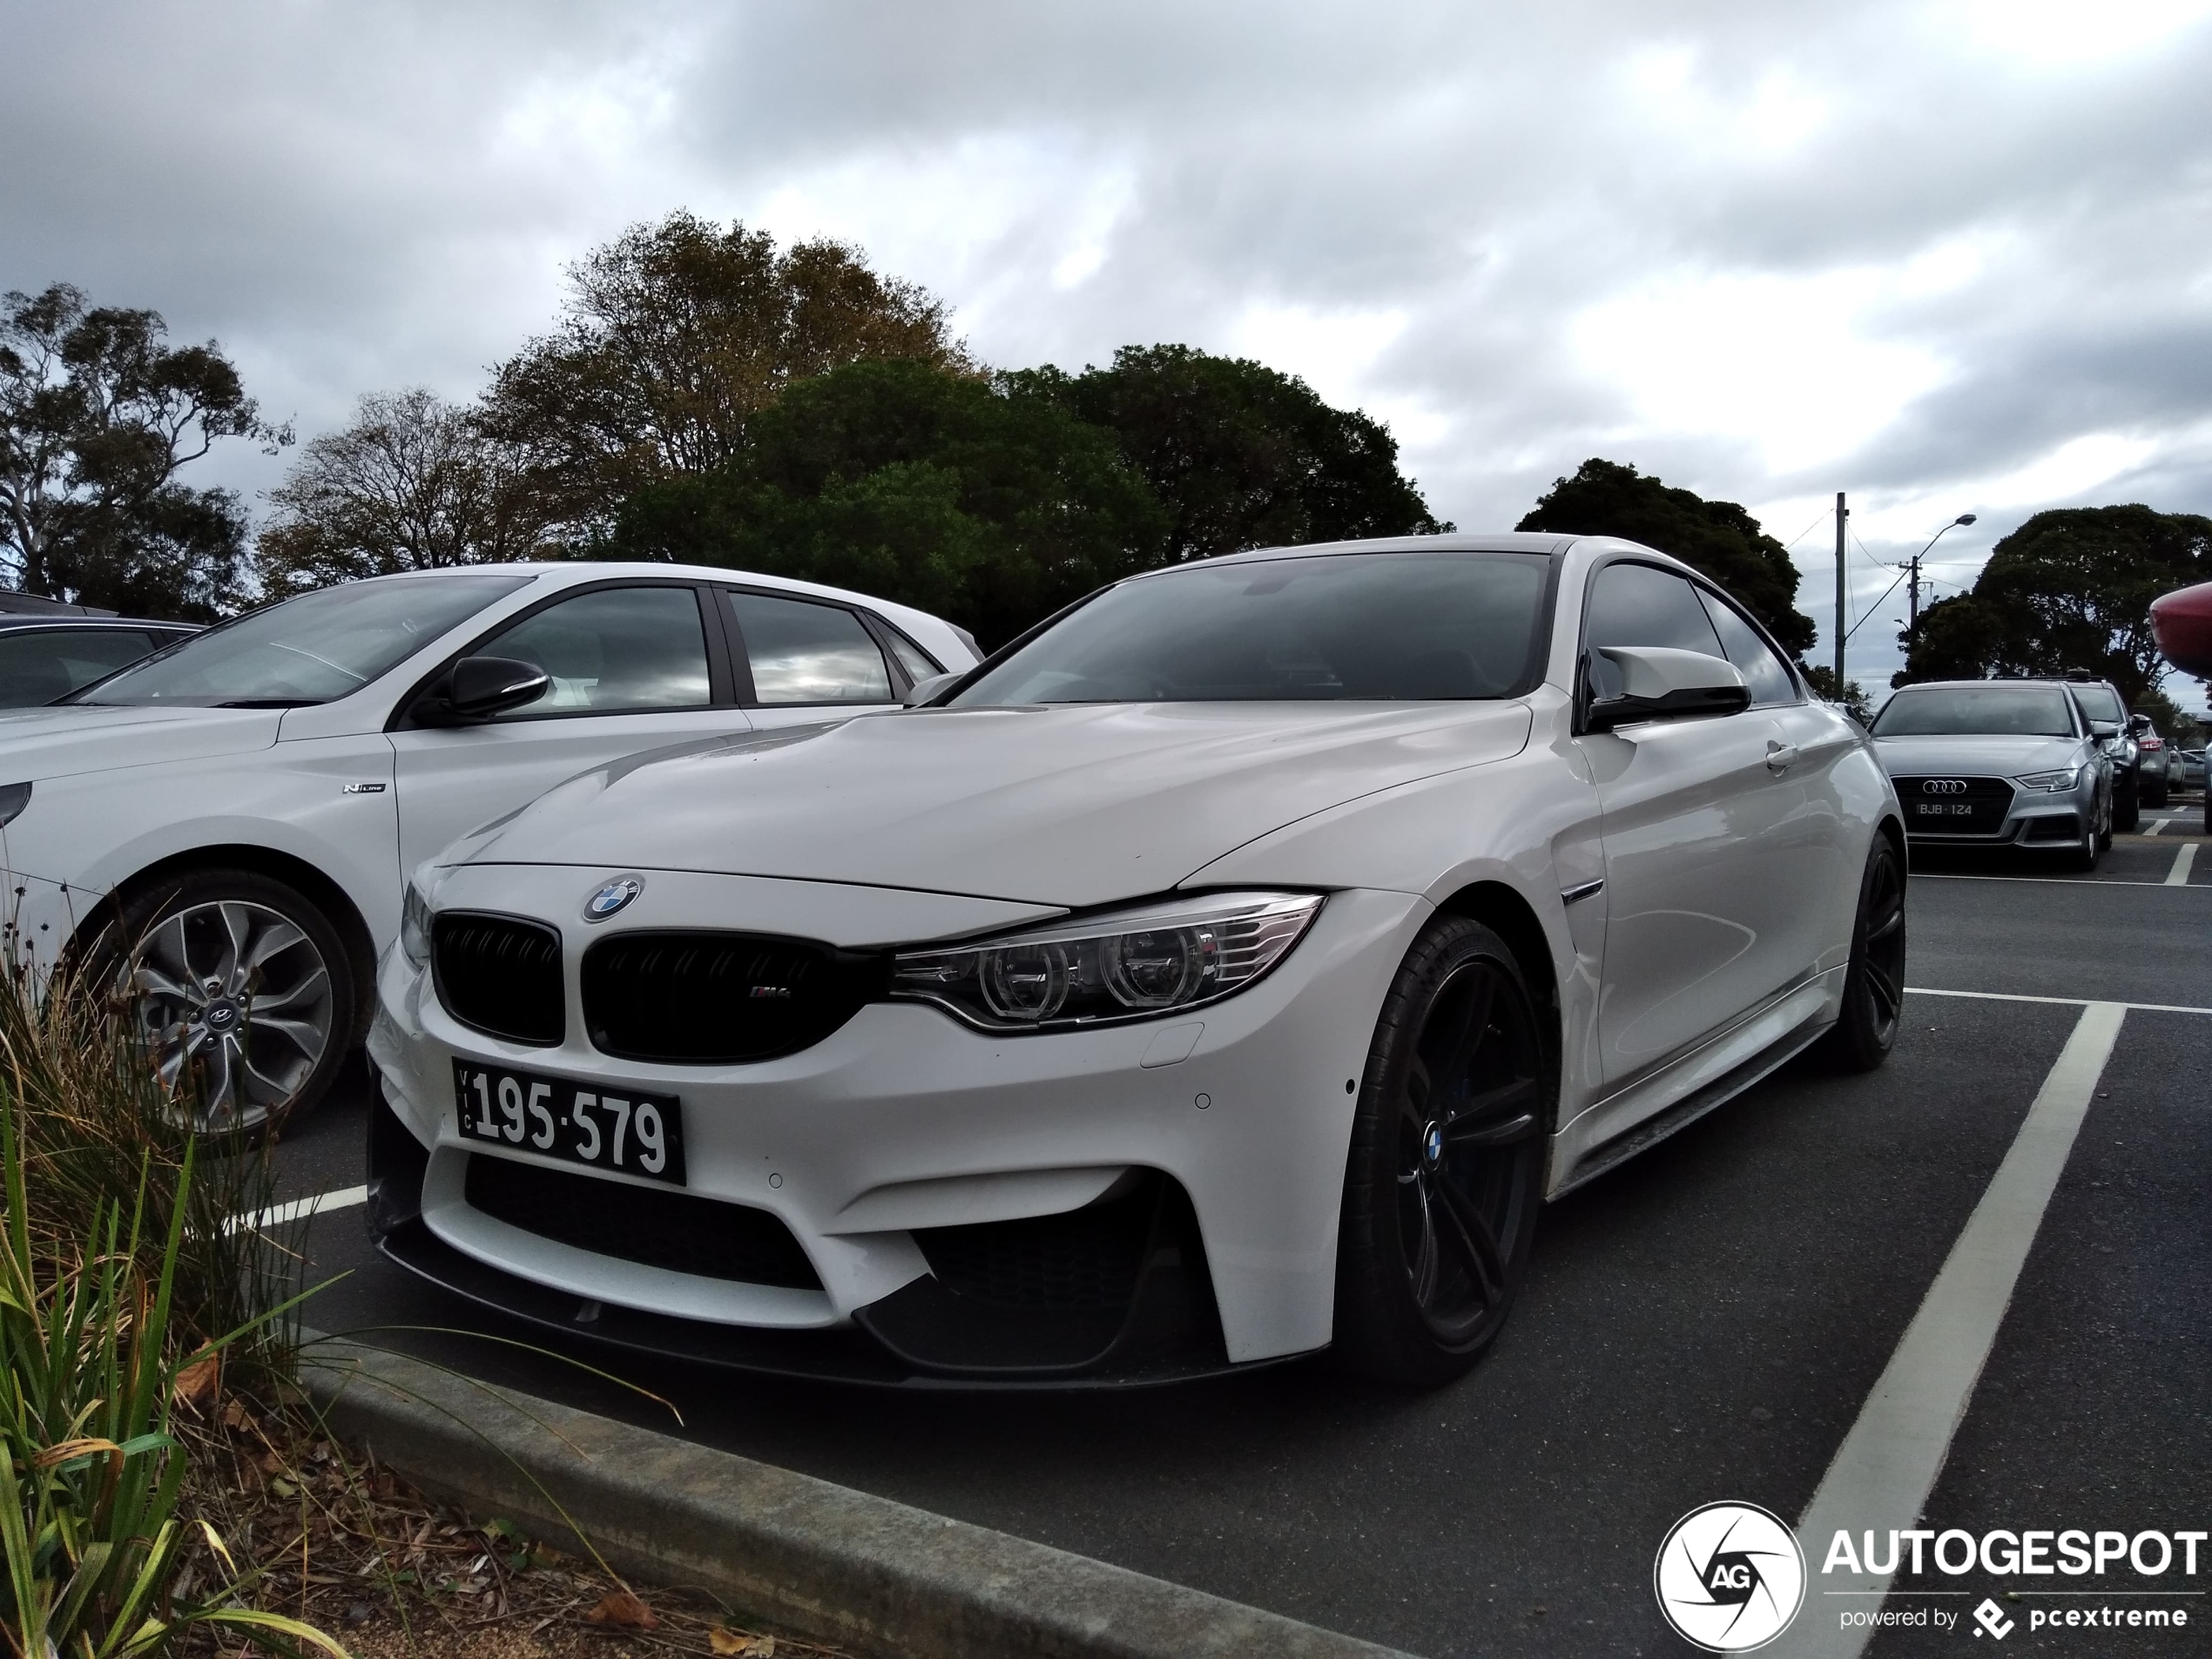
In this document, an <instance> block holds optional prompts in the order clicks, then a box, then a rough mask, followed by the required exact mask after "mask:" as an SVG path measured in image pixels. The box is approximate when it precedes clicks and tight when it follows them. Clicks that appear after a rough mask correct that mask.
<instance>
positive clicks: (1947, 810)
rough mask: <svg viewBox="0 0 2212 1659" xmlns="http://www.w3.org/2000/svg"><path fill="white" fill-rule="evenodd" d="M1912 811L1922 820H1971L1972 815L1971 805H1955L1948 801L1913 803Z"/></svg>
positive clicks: (1960, 802)
mask: <svg viewBox="0 0 2212 1659" xmlns="http://www.w3.org/2000/svg"><path fill="white" fill-rule="evenodd" d="M1912 810H1913V811H1914V812H1916V813H1919V815H1920V816H1921V817H1922V818H1972V817H1973V815H1974V809H1973V803H1972V802H1969V801H1959V802H1957V803H1955V804H1954V803H1952V802H1950V801H1933V800H1922V801H1915V802H1913V804H1912Z"/></svg>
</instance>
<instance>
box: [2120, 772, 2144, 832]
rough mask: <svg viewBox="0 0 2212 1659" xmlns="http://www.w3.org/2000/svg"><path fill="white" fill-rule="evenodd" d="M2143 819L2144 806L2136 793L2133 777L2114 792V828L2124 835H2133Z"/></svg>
mask: <svg viewBox="0 0 2212 1659" xmlns="http://www.w3.org/2000/svg"><path fill="white" fill-rule="evenodd" d="M2142 819H2143V813H2142V806H2141V802H2140V800H2139V799H2138V797H2137V795H2136V792H2135V780H2134V777H2133V776H2132V775H2131V776H2130V777H2129V778H2128V781H2127V782H2125V783H2123V784H2121V786H2119V787H2118V788H2117V789H2115V790H2114V792H2113V798H2112V826H2113V828H2114V829H2116V830H2118V831H2119V832H2120V833H2121V834H2122V835H2133V834H2134V833H2135V829H2136V826H2138V825H2140V824H2141V822H2142Z"/></svg>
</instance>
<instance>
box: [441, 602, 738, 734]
mask: <svg viewBox="0 0 2212 1659" xmlns="http://www.w3.org/2000/svg"><path fill="white" fill-rule="evenodd" d="M476 655H478V656H480V657H512V658H517V659H519V660H520V661H523V662H525V663H530V664H535V665H536V666H537V667H539V668H542V669H543V670H544V671H546V672H547V673H548V674H549V675H550V676H551V677H552V679H553V689H552V690H551V691H548V692H547V693H546V694H545V695H544V696H543V697H542V698H538V700H537V701H536V702H535V703H529V704H526V705H523V707H522V708H520V709H517V710H516V711H515V712H514V713H512V714H509V715H505V716H502V718H505V719H509V720H527V719H532V718H543V717H544V716H546V715H550V714H635V713H642V712H644V711H647V710H651V709H698V708H705V706H706V705H708V703H709V702H710V701H711V683H710V682H709V680H708V678H707V670H706V631H705V628H704V627H702V626H701V625H700V622H699V604H698V597H697V596H696V595H694V594H693V592H692V591H691V589H689V588H602V589H600V590H597V592H593V593H580V594H578V595H577V597H575V598H573V599H563V600H562V601H561V602H560V603H559V604H554V605H548V606H547V607H546V608H545V609H544V610H541V611H539V612H538V613H537V614H536V615H535V616H532V617H524V618H523V620H522V621H520V622H518V623H516V624H515V625H514V626H513V627H512V628H509V630H507V631H506V632H505V633H502V634H499V635H496V636H495V637H492V638H490V639H488V640H486V641H485V642H484V643H483V644H481V645H479V646H477V647H476Z"/></svg>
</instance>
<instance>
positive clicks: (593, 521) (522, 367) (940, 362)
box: [484, 212, 972, 542]
mask: <svg viewBox="0 0 2212 1659" xmlns="http://www.w3.org/2000/svg"><path fill="white" fill-rule="evenodd" d="M867 358H902V359H911V360H914V361H919V362H922V363H927V364H929V365H931V366H933V367H935V368H942V369H948V370H952V371H954V372H961V371H967V370H968V369H970V368H972V365H971V364H970V363H969V361H968V356H967V354H966V351H965V349H964V347H962V346H961V343H960V342H959V341H956V340H954V338H953V337H952V336H951V334H950V332H949V328H948V320H947V316H946V312H945V307H944V305H943V303H942V302H941V301H940V300H936V299H934V298H933V297H932V296H931V295H930V294H929V293H927V292H926V291H925V290H923V289H922V288H921V287H917V286H915V285H914V284H913V283H910V282H905V281H901V280H898V279H896V278H890V277H882V276H878V275H877V274H876V273H874V272H873V271H871V270H870V269H869V268H868V266H867V262H866V261H865V260H864V259H863V258H862V256H861V255H860V253H859V252H858V251H857V250H855V249H853V248H850V247H847V246H844V245H842V244H840V243H837V242H833V241H829V240H826V239H818V240H815V241H811V242H800V243H798V244H796V245H794V246H792V248H791V249H790V250H789V251H788V252H779V251H778V249H777V246H776V243H775V239H773V238H772V237H771V236H770V235H769V234H768V233H766V232H765V231H748V230H747V229H745V226H744V225H742V224H732V226H730V228H729V229H728V230H726V231H724V230H721V229H719V228H718V227H717V226H714V225H711V224H710V223H708V222H707V221H705V220H704V219H698V218H695V217H694V216H693V215H691V214H690V213H688V212H676V213H672V214H671V215H670V216H669V217H668V218H667V219H664V220H663V221H661V223H659V224H658V225H637V226H632V227H631V229H630V230H629V231H628V232H626V233H624V235H623V236H621V237H620V238H619V239H617V240H616V241H614V242H612V243H610V244H609V245H607V246H604V247H601V248H599V249H597V250H596V251H595V252H593V253H591V254H590V256H588V257H587V258H585V259H584V260H582V261H580V262H579V263H577V265H575V266H571V267H570V271H569V298H568V301H567V303H566V306H565V307H564V309H563V315H562V318H561V320H560V323H559V326H558V327H556V329H555V331H554V333H553V334H550V335H548V336H546V337H544V338H542V339H538V340H534V341H530V342H529V344H528V345H527V346H525V347H523V350H522V351H521V352H520V353H518V354H516V356H514V357H513V358H511V359H509V361H506V362H504V363H502V364H501V365H500V366H499V367H498V368H497V369H496V371H495V373H494V381H493V385H492V387H491V389H490V390H489V393H488V394H487V395H486V397H485V406H484V422H485V426H486V428H487V430H488V431H489V432H490V433H491V434H492V435H495V436H496V437H498V438H500V439H501V440H502V441H503V442H508V443H510V444H513V445H514V446H516V449H517V451H518V452H519V453H520V454H521V455H522V456H523V461H524V464H525V467H526V470H527V473H528V476H529V481H530V483H531V487H532V488H533V489H534V490H535V492H536V494H537V495H538V496H539V497H540V500H541V502H542V506H541V508H540V509H539V510H540V511H541V513H542V514H543V517H544V518H545V520H546V522H547V523H556V524H559V525H561V526H563V531H564V534H566V535H567V536H569V538H570V539H571V540H573V541H577V542H583V541H587V540H589V539H590V537H591V536H594V535H597V534H600V533H604V530H605V529H606V528H607V527H608V526H609V525H610V524H611V523H612V522H613V520H614V517H615V515H616V513H617V509H619V507H620V505H621V503H622V502H624V501H625V500H626V499H628V498H629V497H630V496H631V495H632V494H634V493H635V492H636V491H637V490H638V489H643V488H644V487H645V486H647V485H649V484H653V483H658V482H662V481H664V480H667V479H671V478H680V477H696V476H701V475H705V474H708V473H711V472H713V471H715V470H717V469H720V468H723V467H725V466H727V465H729V464H730V463H731V462H733V461H735V460H736V459H737V458H738V456H739V455H741V454H742V453H743V451H744V448H745V435H746V432H747V430H748V428H749V427H750V426H751V423H752V421H754V420H755V419H756V418H757V417H758V416H759V415H760V413H761V412H762V411H763V410H764V409H765V408H768V407H769V406H770V405H772V403H774V402H775V401H776V400H777V398H778V397H779V396H780V395H782V393H783V391H784V389H785V388H786V387H788V386H790V385H792V383H794V382H795V381H803V380H807V379H810V378H813V377H814V376H817V375H820V374H826V373H827V372H828V371H829V370H831V369H833V368H837V367H839V366H840V365H841V364H846V363H852V362H857V361H861V360H863V359H867Z"/></svg>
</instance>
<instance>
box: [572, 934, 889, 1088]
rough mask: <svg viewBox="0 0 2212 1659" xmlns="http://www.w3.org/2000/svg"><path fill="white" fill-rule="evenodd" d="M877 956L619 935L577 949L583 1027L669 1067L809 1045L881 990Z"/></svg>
mask: <svg viewBox="0 0 2212 1659" xmlns="http://www.w3.org/2000/svg"><path fill="white" fill-rule="evenodd" d="M888 971H889V970H888V968H887V963H886V961H885V959H884V958H882V957H877V956H862V955H859V954H855V953H853V952H851V951H841V950H837V949H833V948H831V947H830V946H827V945H821V944H816V943H815V942H813V941H811V940H805V939H779V938H772V937H769V936H767V935H765V934H713V933H628V934H615V935H614V936H613V937H612V938H610V939H603V940H601V941H599V942H598V943H597V944H595V945H593V946H592V947H591V948H590V949H589V950H587V951H586V952H584V954H583V1018H584V1028H585V1029H586V1030H587V1031H589V1032H590V1034H591V1042H592V1045H593V1046H594V1047H595V1048H597V1049H599V1050H600V1051H601V1052H602V1053H603V1054H610V1055H616V1056H617V1057H619V1058H621V1059H624V1060H651V1061H658V1062H666V1063H671V1064H677V1065H709V1064H724V1065H726V1064H731V1063H733V1062H741V1061H748V1060H770V1059H773V1058H774V1057H775V1056H776V1055H785V1054H794V1053H796V1052H797V1051H798V1050H799V1049H806V1048H810V1047H812V1046H813V1044H815V1043H817V1042H820V1041H821V1040H822V1039H823V1038H824V1037H826V1036H827V1035H829V1034H830V1033H831V1032H833V1031H834V1030H836V1029H837V1028H838V1027H840V1026H841V1025H843V1024H844V1023H845V1022H846V1021H847V1020H849V1019H851V1018H852V1017H853V1015H854V1014H855V1013H857V1012H858V1011H859V1009H860V1005H861V1004H862V1003H864V1002H867V1001H870V1000H872V999H873V998H874V997H876V996H879V995H881V994H882V992H883V990H884V988H885V987H886V984H887V975H888Z"/></svg>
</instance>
